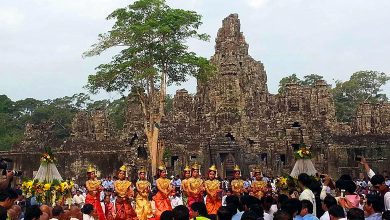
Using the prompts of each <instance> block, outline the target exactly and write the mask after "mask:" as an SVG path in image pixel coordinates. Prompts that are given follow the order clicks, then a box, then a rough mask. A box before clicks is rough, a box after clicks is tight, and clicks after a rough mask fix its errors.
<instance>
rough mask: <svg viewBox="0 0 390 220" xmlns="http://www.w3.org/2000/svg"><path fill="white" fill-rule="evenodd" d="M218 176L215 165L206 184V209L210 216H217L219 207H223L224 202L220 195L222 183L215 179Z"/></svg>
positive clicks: (210, 169)
mask: <svg viewBox="0 0 390 220" xmlns="http://www.w3.org/2000/svg"><path fill="white" fill-rule="evenodd" d="M216 174H217V168H216V167H215V165H212V166H211V167H210V168H209V174H208V175H209V179H208V180H206V181H205V182H204V186H205V189H206V193H207V198H206V209H207V213H208V214H209V215H216V214H217V211H218V209H219V207H221V205H222V200H221V197H220V195H219V192H221V189H220V188H219V186H220V184H221V182H219V181H218V180H217V179H215V175H216Z"/></svg>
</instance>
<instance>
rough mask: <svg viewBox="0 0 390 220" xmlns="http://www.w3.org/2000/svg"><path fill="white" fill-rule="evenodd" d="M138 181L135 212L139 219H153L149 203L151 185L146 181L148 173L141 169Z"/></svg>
mask: <svg viewBox="0 0 390 220" xmlns="http://www.w3.org/2000/svg"><path fill="white" fill-rule="evenodd" d="M138 178H139V179H138V181H137V183H136V184H135V186H136V188H137V196H136V197H135V202H136V206H135V212H136V213H137V216H138V219H140V220H146V219H148V218H151V217H153V210H152V206H151V204H150V201H149V193H150V188H151V187H150V183H149V182H148V181H147V180H146V171H145V169H144V168H141V169H140V170H139V171H138Z"/></svg>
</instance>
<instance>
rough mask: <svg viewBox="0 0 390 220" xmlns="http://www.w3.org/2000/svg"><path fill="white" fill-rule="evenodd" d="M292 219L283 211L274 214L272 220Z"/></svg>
mask: <svg viewBox="0 0 390 220" xmlns="http://www.w3.org/2000/svg"><path fill="white" fill-rule="evenodd" d="M290 219H292V217H291V216H290V214H288V213H287V212H285V211H282V210H279V211H277V212H275V213H274V219H273V220H290Z"/></svg>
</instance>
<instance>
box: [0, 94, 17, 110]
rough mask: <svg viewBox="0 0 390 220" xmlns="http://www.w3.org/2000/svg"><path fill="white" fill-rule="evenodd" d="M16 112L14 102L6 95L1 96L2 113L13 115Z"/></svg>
mask: <svg viewBox="0 0 390 220" xmlns="http://www.w3.org/2000/svg"><path fill="white" fill-rule="evenodd" d="M13 110H14V102H13V101H12V100H11V99H10V98H8V96H6V95H0V113H11V112H12V111H13Z"/></svg>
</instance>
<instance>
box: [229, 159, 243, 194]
mask: <svg viewBox="0 0 390 220" xmlns="http://www.w3.org/2000/svg"><path fill="white" fill-rule="evenodd" d="M233 172H234V173H233V174H234V180H232V182H231V186H232V192H233V194H234V195H236V196H241V195H242V194H243V193H244V192H247V190H246V189H245V188H244V180H242V179H241V170H240V167H239V166H238V165H235V166H234V169H233Z"/></svg>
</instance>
